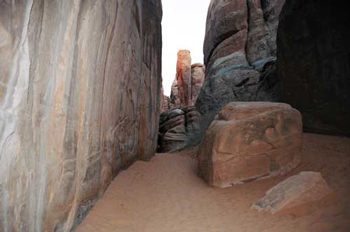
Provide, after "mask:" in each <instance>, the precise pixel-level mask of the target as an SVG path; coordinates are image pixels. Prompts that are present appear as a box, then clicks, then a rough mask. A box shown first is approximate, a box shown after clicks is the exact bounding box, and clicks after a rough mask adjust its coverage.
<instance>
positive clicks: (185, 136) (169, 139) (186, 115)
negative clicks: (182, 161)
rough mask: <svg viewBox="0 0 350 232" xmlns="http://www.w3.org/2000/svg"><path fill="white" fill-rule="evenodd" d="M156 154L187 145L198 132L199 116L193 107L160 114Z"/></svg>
mask: <svg viewBox="0 0 350 232" xmlns="http://www.w3.org/2000/svg"><path fill="white" fill-rule="evenodd" d="M159 124H160V125H159V135H158V136H159V137H158V152H160V153H165V152H172V151H176V150H179V149H181V148H183V147H184V146H186V145H187V142H188V140H189V138H190V137H191V136H194V135H195V134H196V133H197V131H198V130H199V114H198V112H197V110H196V108H195V107H184V108H181V109H178V108H176V109H171V110H168V111H165V112H162V113H161V114H160V122H159Z"/></svg>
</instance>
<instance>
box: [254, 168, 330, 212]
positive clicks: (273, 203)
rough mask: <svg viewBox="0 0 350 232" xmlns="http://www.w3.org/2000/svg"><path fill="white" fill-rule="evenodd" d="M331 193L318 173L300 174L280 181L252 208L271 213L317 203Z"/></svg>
mask: <svg viewBox="0 0 350 232" xmlns="http://www.w3.org/2000/svg"><path fill="white" fill-rule="evenodd" d="M331 193H332V190H331V188H330V187H329V186H328V184H327V182H326V181H325V180H324V179H323V178H322V175H321V173H319V172H301V173H299V174H298V175H295V176H291V177H289V178H288V179H286V180H284V181H282V182H281V183H279V184H278V185H276V186H275V187H273V188H271V189H270V190H269V191H267V192H266V196H265V197H263V198H262V199H261V200H260V201H258V202H256V203H255V204H253V206H252V208H253V209H257V210H258V211H259V212H261V211H271V213H277V212H281V211H283V210H286V209H290V208H293V207H296V206H299V205H303V204H307V203H310V202H314V201H318V200H321V199H323V198H324V197H326V196H328V195H330V194H331Z"/></svg>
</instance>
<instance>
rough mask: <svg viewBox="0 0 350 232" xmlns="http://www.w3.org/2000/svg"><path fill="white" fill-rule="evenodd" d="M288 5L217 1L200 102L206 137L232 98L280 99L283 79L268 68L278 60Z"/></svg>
mask: <svg viewBox="0 0 350 232" xmlns="http://www.w3.org/2000/svg"><path fill="white" fill-rule="evenodd" d="M283 4H284V0H261V1H260V0H259V1H257V0H244V1H241V0H212V1H211V3H210V6H209V10H208V16H207V25H206V34H205V42H204V62H205V66H206V78H205V81H204V84H203V87H202V89H201V92H200V94H199V96H198V99H197V102H196V107H197V109H198V111H199V112H200V114H201V115H202V117H201V120H200V121H201V126H202V130H201V131H202V135H203V134H204V132H205V130H206V129H207V128H208V126H209V125H210V123H211V121H212V120H213V118H214V117H215V115H216V114H217V113H218V111H219V110H220V109H221V108H222V107H224V106H225V105H226V104H228V103H230V102H232V101H266V100H269V101H276V100H277V99H276V96H277V95H278V94H277V91H278V88H276V87H275V85H278V81H269V80H271V79H273V80H277V79H276V78H274V76H273V75H274V73H276V72H274V73H271V72H269V76H267V78H265V77H266V74H264V71H266V70H267V69H268V67H270V66H271V62H272V63H273V62H275V60H276V53H277V47H276V34H277V26H278V16H279V13H280V11H281V8H282V6H283ZM262 74H263V75H264V77H261V76H262ZM262 82H263V83H262ZM268 85H269V86H268ZM199 138H200V136H199Z"/></svg>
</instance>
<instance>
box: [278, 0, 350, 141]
mask: <svg viewBox="0 0 350 232" xmlns="http://www.w3.org/2000/svg"><path fill="white" fill-rule="evenodd" d="M346 4H347V2H346V1H336V2H329V1H322V2H319V1H314V0H313V1H302V0H296V1H286V5H285V6H284V8H283V11H282V13H281V22H280V27H279V29H278V48H279V50H278V76H279V78H280V79H281V88H282V89H281V100H282V101H283V102H287V103H289V104H291V105H292V106H293V107H295V108H297V109H298V110H300V111H301V112H302V114H303V120H304V129H305V130H306V131H309V132H318V133H329V134H343V135H350V93H349V90H350V44H349V41H350V23H349V22H350V14H349V12H348V7H347V5H346Z"/></svg>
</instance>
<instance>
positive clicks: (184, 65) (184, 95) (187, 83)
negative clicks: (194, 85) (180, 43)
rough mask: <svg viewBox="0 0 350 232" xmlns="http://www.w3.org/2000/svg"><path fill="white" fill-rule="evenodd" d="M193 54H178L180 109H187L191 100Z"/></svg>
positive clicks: (177, 71) (181, 51) (177, 72)
mask: <svg viewBox="0 0 350 232" xmlns="http://www.w3.org/2000/svg"><path fill="white" fill-rule="evenodd" d="M191 62H192V60H191V53H190V51H188V50H180V51H179V52H178V53H177V65H176V82H177V88H178V97H179V103H180V107H186V106H189V104H190V99H191V90H192V89H191Z"/></svg>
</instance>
